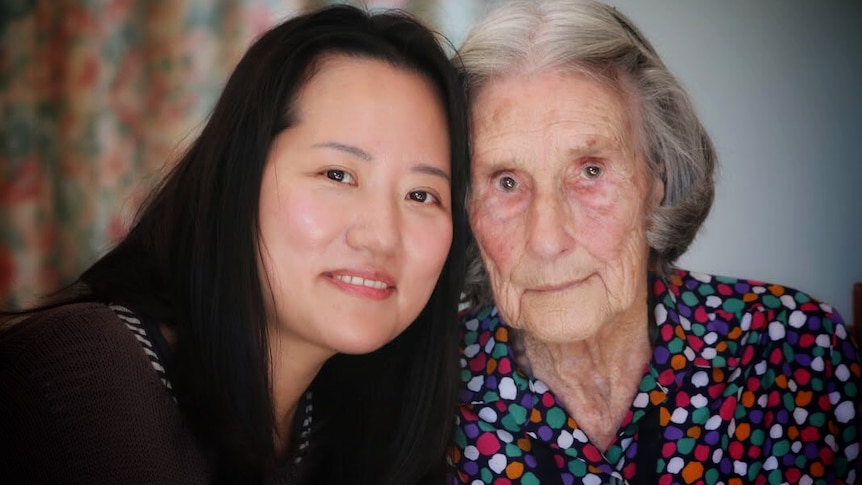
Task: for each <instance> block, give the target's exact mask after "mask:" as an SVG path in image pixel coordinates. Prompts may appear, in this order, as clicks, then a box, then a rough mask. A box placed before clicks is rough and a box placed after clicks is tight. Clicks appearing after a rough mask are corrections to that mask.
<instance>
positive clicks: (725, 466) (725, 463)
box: [718, 455, 733, 474]
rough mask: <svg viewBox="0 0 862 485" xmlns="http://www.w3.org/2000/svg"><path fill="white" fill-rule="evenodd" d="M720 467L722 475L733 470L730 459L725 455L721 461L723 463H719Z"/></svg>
mask: <svg viewBox="0 0 862 485" xmlns="http://www.w3.org/2000/svg"><path fill="white" fill-rule="evenodd" d="M718 467H719V468H720V469H721V473H724V474H728V473H730V471H731V470H733V464H732V463H731V462H730V458H728V457H727V455H725V456H724V457H722V459H721V463H719V465H718Z"/></svg>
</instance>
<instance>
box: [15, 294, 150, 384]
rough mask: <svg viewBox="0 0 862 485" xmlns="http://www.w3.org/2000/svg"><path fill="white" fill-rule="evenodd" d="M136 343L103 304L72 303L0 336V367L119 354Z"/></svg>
mask: <svg viewBox="0 0 862 485" xmlns="http://www.w3.org/2000/svg"><path fill="white" fill-rule="evenodd" d="M135 344H136V340H135V338H134V336H133V335H132V334H131V333H130V332H129V330H128V328H127V327H126V326H125V325H124V324H123V322H122V321H121V320H120V319H119V317H117V315H116V314H115V313H114V312H113V311H112V310H111V309H110V308H109V307H108V306H107V305H105V304H103V303H75V304H70V305H64V306H61V307H58V308H53V309H50V310H45V311H41V312H39V313H36V314H34V315H32V316H30V317H28V318H26V319H25V320H23V321H20V322H18V323H15V324H14V325H13V326H11V327H10V328H9V329H7V330H5V331H4V333H3V334H2V335H0V368H2V369H9V368H21V367H23V366H27V365H30V364H33V363H35V362H38V361H40V360H43V359H52V358H57V359H59V358H64V359H72V360H74V359H75V357H78V356H81V355H82V354H89V353H92V352H95V351H97V350H98V349H101V350H102V351H104V352H119V351H121V350H122V349H127V348H128V347H129V346H134V345H135Z"/></svg>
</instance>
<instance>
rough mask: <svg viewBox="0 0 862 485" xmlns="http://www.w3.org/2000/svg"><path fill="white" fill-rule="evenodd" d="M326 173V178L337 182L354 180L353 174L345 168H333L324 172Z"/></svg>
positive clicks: (345, 182)
mask: <svg viewBox="0 0 862 485" xmlns="http://www.w3.org/2000/svg"><path fill="white" fill-rule="evenodd" d="M324 174H325V175H326V178H328V179H330V180H335V181H336V182H341V183H344V184H352V183H353V182H354V180H353V175H350V174H349V173H347V172H346V171H344V170H337V169H332V170H327V171H326V172H324Z"/></svg>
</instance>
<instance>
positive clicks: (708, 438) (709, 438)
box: [703, 430, 720, 445]
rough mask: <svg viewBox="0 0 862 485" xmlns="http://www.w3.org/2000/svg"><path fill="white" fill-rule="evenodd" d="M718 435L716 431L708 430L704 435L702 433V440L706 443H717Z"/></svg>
mask: <svg viewBox="0 0 862 485" xmlns="http://www.w3.org/2000/svg"><path fill="white" fill-rule="evenodd" d="M719 436H720V435H719V434H718V431H715V430H713V431H708V432H707V433H706V435H704V437H703V441H704V442H705V443H706V444H708V445H714V444H716V443H718V440H719Z"/></svg>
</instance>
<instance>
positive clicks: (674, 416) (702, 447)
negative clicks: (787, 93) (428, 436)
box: [451, 270, 862, 485]
mask: <svg viewBox="0 0 862 485" xmlns="http://www.w3.org/2000/svg"><path fill="white" fill-rule="evenodd" d="M651 281H652V285H651V289H652V295H651V296H652V301H653V312H654V315H655V321H656V327H657V328H656V330H657V331H656V336H655V339H654V350H653V356H652V360H651V361H650V362H649V364H648V365H647V366H646V367H645V369H644V373H643V377H642V379H641V383H640V388H639V390H638V393H637V395H636V396H635V398H634V401H633V402H632V404H631V407H630V409H629V411H628V413H627V415H626V416H625V418H624V419H623V421H622V423H621V426H620V428H619V431H618V433H617V436H616V438H615V440H614V441H613V442H612V443H611V445H610V446H609V447H608V449H607V450H605V451H604V452H602V451H601V450H599V448H597V447H596V446H595V445H593V444H592V443H591V442H590V440H589V438H588V437H587V435H586V434H585V433H584V432H583V431H582V430H581V429H580V428H579V427H578V423H577V420H576V419H575V418H574V417H572V416H571V415H570V414H569V413H568V412H567V410H566V409H565V408H564V407H563V405H562V404H561V403H560V401H559V400H558V399H557V398H556V396H555V395H554V393H553V390H551V389H548V387H547V386H546V385H545V384H544V383H543V382H542V381H540V380H538V379H535V378H534V377H532V376H529V375H527V374H526V373H524V372H523V371H521V370H519V369H518V368H517V366H516V362H515V359H514V353H513V350H512V347H511V345H510V340H509V333H510V328H509V326H508V325H507V324H506V323H505V322H504V321H502V320H501V319H500V317H499V315H498V313H497V311H496V308H495V307H489V308H484V309H481V310H479V311H478V312H476V313H473V314H471V315H468V316H467V318H466V319H465V322H464V327H463V337H462V338H463V341H462V348H461V352H462V366H463V367H462V374H461V375H462V379H463V383H464V387H463V392H462V394H461V406H460V413H459V421H458V429H457V431H456V434H455V439H454V442H455V446H454V447H453V448H452V450H451V459H452V461H453V462H454V464H455V466H456V469H457V472H456V473H455V475H454V476H453V477H452V481H453V482H459V483H472V484H475V483H493V484H495V485H505V484H511V483H520V484H540V483H541V484H542V485H547V484H567V485H570V484H590V485H598V484H608V483H610V484H623V483H629V484H661V485H665V484H667V485H669V484H703V485H717V484H725V485H731V484H733V485H744V484H773V483H775V484H777V483H809V484H820V483H823V484H854V483H860V480H862V476H860V474H862V459H860V457H859V448H860V442H862V390H860V384H862V366H860V361H859V356H858V354H857V350H856V348H855V347H854V346H853V345H852V344H851V342H850V340H849V339H848V335H847V329H846V327H845V326H844V324H843V322H842V321H841V317H840V316H839V315H838V313H837V312H835V311H834V310H833V309H832V307H831V306H829V305H828V304H825V303H822V302H820V301H817V300H816V299H813V298H811V297H810V296H808V295H806V294H805V293H802V292H799V291H795V290H793V289H790V288H786V287H782V286H778V285H770V284H767V283H763V282H757V281H747V280H739V279H733V278H724V277H718V276H711V275H707V274H701V273H691V272H687V271H681V270H680V271H677V272H675V273H674V274H672V275H671V276H670V277H669V278H667V279H661V278H652V279H651ZM574 414H577V410H575V411H574Z"/></svg>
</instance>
